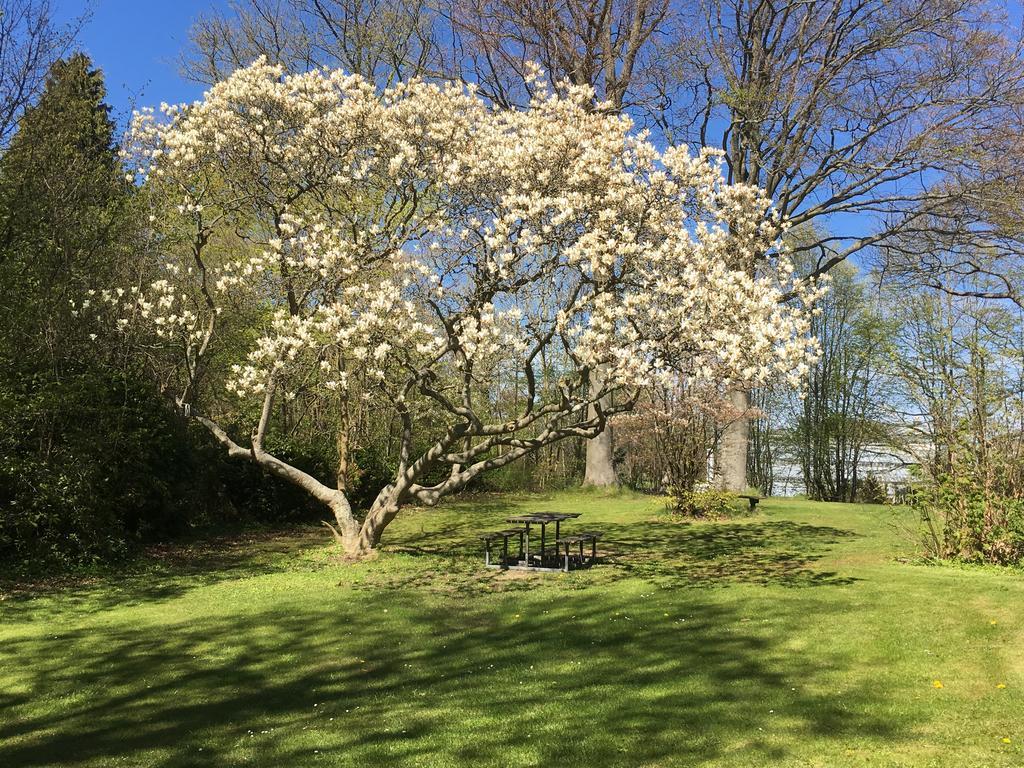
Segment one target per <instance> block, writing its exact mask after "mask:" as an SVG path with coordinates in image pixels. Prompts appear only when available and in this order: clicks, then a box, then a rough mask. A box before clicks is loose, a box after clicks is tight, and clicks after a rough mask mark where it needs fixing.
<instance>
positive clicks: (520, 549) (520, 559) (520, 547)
mask: <svg viewBox="0 0 1024 768" xmlns="http://www.w3.org/2000/svg"><path fill="white" fill-rule="evenodd" d="M522 559H523V532H522V531H520V532H519V562H522Z"/></svg>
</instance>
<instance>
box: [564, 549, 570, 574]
mask: <svg viewBox="0 0 1024 768" xmlns="http://www.w3.org/2000/svg"><path fill="white" fill-rule="evenodd" d="M562 570H563V571H565V572H566V573H568V572H569V545H568V544H566V545H565V567H564V568H562Z"/></svg>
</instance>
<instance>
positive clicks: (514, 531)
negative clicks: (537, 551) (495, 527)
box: [479, 528, 526, 568]
mask: <svg viewBox="0 0 1024 768" xmlns="http://www.w3.org/2000/svg"><path fill="white" fill-rule="evenodd" d="M525 534H526V529H525V528H506V529H505V530H503V531H494V532H493V533H484V534H481V535H480V537H479V538H481V539H482V540H483V542H484V565H486V566H487V567H489V568H508V540H509V539H511V538H512V537H513V536H518V537H519V557H518V558H517V560H522V559H523V536H524V535H525ZM498 539H501V562H500V563H497V564H495V563H492V562H491V542H492V541H497V540H498Z"/></svg>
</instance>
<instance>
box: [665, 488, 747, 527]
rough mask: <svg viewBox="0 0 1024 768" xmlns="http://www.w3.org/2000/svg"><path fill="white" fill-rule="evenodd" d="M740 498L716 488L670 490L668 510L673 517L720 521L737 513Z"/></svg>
mask: <svg viewBox="0 0 1024 768" xmlns="http://www.w3.org/2000/svg"><path fill="white" fill-rule="evenodd" d="M738 499H739V497H738V496H737V495H736V494H735V493H730V492H729V491H720V490H717V489H714V488H698V489H694V490H686V489H680V488H673V489H670V490H669V497H668V510H669V513H670V514H671V515H672V516H673V517H681V518H691V519H704V520H720V519H722V518H724V517H729V516H730V515H732V514H733V513H734V512H735V511H736V502H737V500H738Z"/></svg>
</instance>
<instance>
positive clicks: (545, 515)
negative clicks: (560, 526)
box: [505, 512, 581, 523]
mask: <svg viewBox="0 0 1024 768" xmlns="http://www.w3.org/2000/svg"><path fill="white" fill-rule="evenodd" d="M580 514H581V513H579V512H535V513H533V514H529V515H512V516H511V517H506V518H505V522H507V523H557V522H560V521H562V520H572V519H573V518H577V517H579V516H580Z"/></svg>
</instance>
